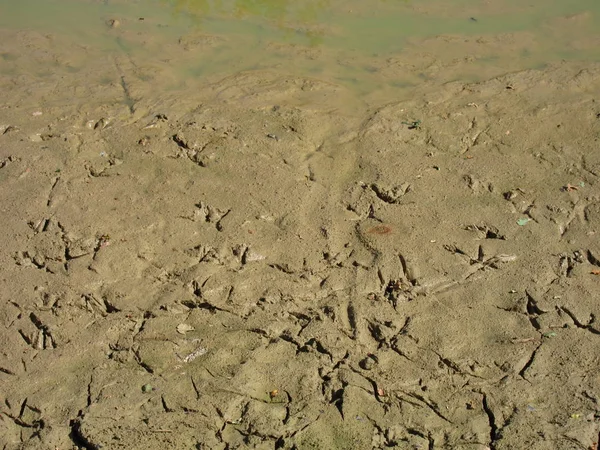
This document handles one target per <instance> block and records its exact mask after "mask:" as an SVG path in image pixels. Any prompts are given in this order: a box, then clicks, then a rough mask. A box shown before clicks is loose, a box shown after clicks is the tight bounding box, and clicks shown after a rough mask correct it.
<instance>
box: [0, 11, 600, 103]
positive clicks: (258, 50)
mask: <svg viewBox="0 0 600 450" xmlns="http://www.w3.org/2000/svg"><path fill="white" fill-rule="evenodd" d="M0 28H3V29H12V30H35V31H38V32H40V33H42V34H50V35H52V36H54V37H56V39H58V40H60V41H61V42H65V41H69V42H70V43H72V44H74V45H76V46H78V47H79V48H82V49H85V53H86V54H87V58H86V56H85V55H79V56H78V57H77V58H75V57H74V58H71V59H72V60H71V61H69V62H67V63H66V64H67V65H69V70H71V71H77V70H78V69H80V68H82V67H84V66H86V65H89V64H93V62H94V61H95V60H96V61H97V59H98V58H99V57H102V56H106V55H121V56H123V55H126V56H127V57H128V58H130V59H131V60H132V61H135V63H136V65H138V66H147V67H151V68H152V69H151V70H149V73H147V74H146V78H147V79H151V78H154V79H156V82H157V84H158V85H161V86H162V87H163V88H165V89H170V88H178V87H182V86H185V85H186V84H189V83H190V82H192V83H193V82H197V81H198V80H202V79H209V78H211V79H212V77H217V78H218V77H225V76H228V75H231V74H233V73H237V72H240V71H244V70H252V69H273V70H279V71H282V72H285V73H290V74H293V75H295V76H311V77H317V78H320V79H324V80H327V81H332V82H335V83H341V84H343V85H345V86H347V87H351V88H352V89H355V90H356V91H357V92H360V93H369V92H374V91H381V92H382V91H385V90H386V89H397V88H405V87H411V86H414V85H415V84H417V83H419V82H421V81H422V80H434V81H439V82H446V81H452V80H456V79H461V80H477V79H482V78H487V77H489V76H495V75H498V74H500V73H503V72H508V71H514V70H520V69H525V68H534V67H540V66H543V65H545V64H548V63H552V62H555V61H559V60H561V59H589V60H593V61H597V60H599V59H600V2H597V1H594V0H572V1H569V2H558V1H554V2H548V1H545V0H529V1H522V0H498V1H494V2H491V1H484V0H455V1H452V2H448V1H441V0H373V1H370V2H363V1H357V0H351V1H339V0H304V1H301V2H297V1H289V0H253V1H251V0H228V1H227V0H224V1H208V0H138V1H125V0H21V1H19V2H14V1H12V0H0ZM6 45H9V44H7V43H5V44H4V48H3V50H2V55H3V58H2V60H0V61H3V62H4V63H5V64H2V65H0V70H2V71H3V72H4V73H7V71H10V67H9V64H8V63H9V62H10V61H11V59H12V58H15V57H16V56H15V55H12V54H11V51H10V48H9V49H7V48H6ZM56 45H60V44H56ZM7 61H8V63H6V62H7ZM40 64H41V66H40V70H42V71H43V70H44V68H43V67H42V66H43V63H40ZM61 64H62V65H64V64H65V63H64V62H62V63H60V62H59V63H58V65H61Z"/></svg>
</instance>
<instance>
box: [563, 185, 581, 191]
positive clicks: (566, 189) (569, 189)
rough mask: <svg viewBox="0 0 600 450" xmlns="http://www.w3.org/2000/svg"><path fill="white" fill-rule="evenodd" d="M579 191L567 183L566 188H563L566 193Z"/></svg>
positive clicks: (576, 187)
mask: <svg viewBox="0 0 600 450" xmlns="http://www.w3.org/2000/svg"><path fill="white" fill-rule="evenodd" d="M577 190H579V187H578V186H573V185H572V184H571V183H567V185H566V186H565V187H563V191H566V192H571V191H577Z"/></svg>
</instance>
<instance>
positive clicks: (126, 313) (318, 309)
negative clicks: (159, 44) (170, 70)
mask: <svg viewBox="0 0 600 450" xmlns="http://www.w3.org/2000/svg"><path fill="white" fill-rule="evenodd" d="M269 77H271V75H270V74H267V73H251V74H243V75H240V76H239V77H237V78H236V77H232V78H230V79H226V80H223V81H222V82H221V83H220V84H219V85H218V86H210V87H208V88H206V89H205V90H203V91H200V92H197V93H196V94H195V96H190V97H189V98H186V99H175V98H163V99H161V100H160V101H157V100H156V99H153V98H149V99H148V100H144V98H145V97H144V96H140V95H138V94H137V93H136V92H138V89H137V87H136V86H135V85H132V86H128V85H127V84H125V86H123V87H122V86H115V87H114V88H115V90H119V89H121V88H122V89H123V90H124V91H125V92H126V93H127V96H128V98H129V99H130V102H129V104H128V105H125V106H123V105H122V106H121V107H116V106H115V107H113V109H111V108H109V107H107V106H104V107H102V108H100V107H95V106H89V107H88V108H87V109H85V108H81V109H78V110H75V109H70V108H68V107H59V106H55V107H53V108H52V109H51V110H49V111H48V112H45V113H44V114H43V115H32V114H31V111H30V110H29V108H27V107H22V108H21V107H13V106H11V104H10V103H4V104H2V105H0V107H1V108H2V109H1V110H0V111H1V114H0V131H2V132H1V133H0V180H1V181H2V183H1V185H0V189H1V196H2V199H3V200H2V227H3V233H2V234H1V235H0V239H1V247H0V248H1V251H0V258H1V264H0V267H1V272H0V275H1V277H2V286H3V287H2V292H1V304H0V323H1V325H2V326H1V327H0V330H1V331H0V338H1V340H2V342H3V345H2V351H1V352H0V382H1V386H2V388H1V390H0V400H1V404H0V442H3V444H1V445H0V448H2V449H6V450H9V449H10V450H13V449H38V448H44V449H46V448H48V449H54V448H59V449H69V448H82V449H100V448H102V449H112V448H115V449H118V448H122V449H154V448H156V449H159V448H160V449H162V448H178V449H188V448H189V449H220V450H225V449H245V448H252V449H254V448H256V449H290V450H291V449H299V450H302V449H385V448H398V449H438V448H440V449H442V448H447V449H473V450H475V449H481V450H483V449H495V450H504V449H519V448H531V449H592V448H596V446H597V442H598V435H599V430H600V405H599V402H600V371H599V370H598V367H599V363H600V323H599V322H598V318H599V316H600V301H599V298H600V296H599V294H598V292H599V289H600V284H599V283H600V276H599V275H598V274H600V244H599V243H598V236H599V235H598V233H600V189H599V186H600V185H599V178H598V177H599V176H600V147H599V145H600V141H599V139H600V103H599V102H600V98H598V92H599V90H598V89H599V88H600V81H599V80H600V68H599V67H597V66H587V67H585V68H584V67H577V66H576V65H574V64H565V65H560V66H555V67H551V68H549V69H546V70H544V71H539V72H538V71H527V72H520V73H515V74H512V75H508V76H505V77H501V78H496V79H492V80H489V81H487V82H482V83H477V84H463V83H451V84H448V85H446V86H444V87H443V88H437V89H436V90H434V91H427V90H425V89H424V90H423V91H422V92H419V93H416V94H415V98H413V99H411V100H407V101H396V102H394V101H392V102H390V103H389V104H387V105H385V106H382V107H378V108H364V109H352V110H351V111H348V110H341V109H334V110H332V109H331V108H328V107H327V105H325V106H323V104H320V105H319V106H314V105H313V106H311V107H309V106H302V103H303V102H302V101H299V100H298V99H302V98H303V97H302V96H303V95H305V92H306V91H309V92H311V95H315V92H318V94H319V95H320V96H323V97H327V96H331V97H332V98H333V97H335V96H337V95H341V94H340V93H339V89H340V88H338V87H336V86H333V85H329V84H326V83H320V82H317V81H314V80H292V82H291V83H290V82H289V80H287V79H286V80H281V79H277V78H269ZM265 79H268V80H269V83H264V80H265ZM124 83H125V81H124ZM240 86H242V87H243V88H240ZM507 86H510V89H507ZM217 92H218V94H217ZM222 92H229V93H228V94H227V95H225V96H223V95H222ZM115 96H118V95H117V94H115ZM325 103H326V102H325ZM305 104H310V103H305ZM416 119H418V120H420V124H419V126H417V127H415V126H411V125H407V123H408V124H410V123H411V121H414V120H416Z"/></svg>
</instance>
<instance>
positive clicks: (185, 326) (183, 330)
mask: <svg viewBox="0 0 600 450" xmlns="http://www.w3.org/2000/svg"><path fill="white" fill-rule="evenodd" d="M194 330H195V328H194V327H193V326H191V325H188V324H187V323H180V324H179V325H177V332H178V333H179V334H186V333H188V332H189V331H194Z"/></svg>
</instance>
